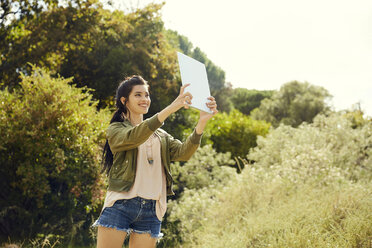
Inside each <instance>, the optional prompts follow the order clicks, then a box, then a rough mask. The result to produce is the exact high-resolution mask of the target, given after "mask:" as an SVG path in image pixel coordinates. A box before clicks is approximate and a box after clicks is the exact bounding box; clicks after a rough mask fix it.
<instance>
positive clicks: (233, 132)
mask: <svg viewBox="0 0 372 248" xmlns="http://www.w3.org/2000/svg"><path fill="white" fill-rule="evenodd" d="M269 127H270V124H269V123H267V122H265V121H257V120H252V119H251V118H250V117H249V116H246V115H244V114H242V113H240V112H239V111H238V110H233V111H231V112H230V113H229V114H227V113H220V114H218V115H216V116H215V117H213V118H212V120H211V121H210V122H209V123H208V126H207V129H206V135H205V136H206V138H208V139H210V140H211V141H212V143H213V148H215V149H216V150H217V151H218V152H231V155H232V156H233V157H242V158H245V156H246V155H247V154H248V152H249V150H250V149H251V148H253V147H255V146H256V140H257V137H258V136H265V135H266V134H267V133H268V131H269Z"/></svg>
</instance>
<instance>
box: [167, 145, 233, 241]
mask: <svg viewBox="0 0 372 248" xmlns="http://www.w3.org/2000/svg"><path fill="white" fill-rule="evenodd" d="M232 164H234V160H232V159H231V158H230V154H229V153H217V152H216V151H215V150H213V149H212V147H211V146H210V145H206V146H204V147H201V148H199V149H198V150H197V151H196V153H195V154H194V155H193V157H192V158H191V159H190V160H189V161H187V162H186V163H185V164H184V165H182V166H181V164H180V163H178V162H177V163H174V164H173V165H172V175H173V177H174V180H175V192H176V198H174V197H173V199H172V200H168V210H167V214H166V218H165V221H164V223H163V227H162V232H164V233H165V235H164V238H163V239H162V240H161V243H160V247H175V245H176V244H178V243H179V242H182V240H184V239H185V236H184V235H182V231H183V229H184V228H185V226H190V225H193V224H192V223H193V222H190V221H189V220H194V218H193V216H197V215H199V214H200V213H201V212H203V211H204V210H205V209H207V208H206V205H207V204H208V199H209V198H210V197H212V198H213V197H214V194H216V192H218V189H221V188H222V187H224V186H226V185H227V184H228V183H229V182H230V181H232V180H234V179H235V178H236V176H237V174H236V172H235V170H234V169H232V168H230V167H229V166H231V165H232ZM210 200H212V199H210Z"/></svg>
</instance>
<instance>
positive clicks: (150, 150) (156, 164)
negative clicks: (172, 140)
mask: <svg viewBox="0 0 372 248" xmlns="http://www.w3.org/2000/svg"><path fill="white" fill-rule="evenodd" d="M160 149H161V145H160V139H159V137H157V136H156V134H153V135H151V136H150V138H149V139H148V140H147V141H146V142H144V143H143V144H141V145H140V146H138V157H137V169H136V178H135V180H134V184H133V186H132V188H131V189H130V190H129V191H128V192H124V191H123V192H117V191H107V193H106V199H105V203H104V206H103V208H102V211H103V209H104V208H106V207H111V206H113V205H114V203H115V201H117V200H120V199H131V198H134V197H137V196H139V197H142V198H145V199H151V200H156V216H157V217H158V219H159V220H162V219H163V217H164V214H165V212H166V210H167V187H166V178H165V174H164V168H163V166H162V164H161V151H160Z"/></svg>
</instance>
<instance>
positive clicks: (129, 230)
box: [91, 220, 164, 239]
mask: <svg viewBox="0 0 372 248" xmlns="http://www.w3.org/2000/svg"><path fill="white" fill-rule="evenodd" d="M99 226H102V227H107V228H113V229H116V230H118V231H124V232H126V233H127V235H129V234H131V233H132V232H135V233H138V234H145V233H148V234H150V235H151V237H152V238H156V239H161V238H162V237H163V236H164V234H163V233H159V234H153V233H152V232H151V231H140V230H134V229H133V228H128V229H126V228H118V227H117V226H114V225H106V224H101V223H99V222H98V220H96V221H95V222H94V224H93V225H92V226H91V227H92V228H94V227H99Z"/></svg>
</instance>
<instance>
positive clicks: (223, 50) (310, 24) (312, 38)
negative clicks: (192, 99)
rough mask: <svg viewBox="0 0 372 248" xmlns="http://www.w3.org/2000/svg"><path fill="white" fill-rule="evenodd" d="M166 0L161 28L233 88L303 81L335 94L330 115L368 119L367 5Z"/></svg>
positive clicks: (371, 75) (371, 38)
mask: <svg viewBox="0 0 372 248" xmlns="http://www.w3.org/2000/svg"><path fill="white" fill-rule="evenodd" d="M118 2H120V1H119V0H118V1H117V3H118ZM148 2H151V1H149V0H132V5H133V3H135V4H137V3H139V4H140V5H142V4H146V3H148ZM155 2H162V1H157V0H155ZM165 2H166V4H165V6H164V7H163V9H162V16H163V21H164V23H165V27H166V28H170V29H173V30H176V31H177V32H178V33H179V34H182V35H185V36H186V37H187V38H188V39H189V40H190V41H191V42H192V43H193V45H194V47H196V46H197V47H200V49H201V50H202V51H203V52H205V53H206V55H207V56H208V58H209V59H211V60H212V61H213V62H214V63H215V64H216V65H217V66H219V67H221V68H222V69H223V70H224V71H225V72H226V80H227V81H228V82H231V83H232V85H233V86H234V87H244V88H247V89H258V90H273V89H279V88H280V86H281V85H283V84H284V83H286V82H289V81H292V80H297V81H300V82H304V81H307V82H309V83H311V84H314V85H318V86H322V87H324V88H326V89H327V90H328V91H329V92H330V94H331V95H333V100H332V102H331V104H332V105H333V106H334V107H335V110H341V109H349V108H351V106H352V105H353V104H355V103H356V102H360V103H361V107H362V110H364V112H365V113H366V114H368V115H369V116H372V0H353V1H351V0H312V1H309V0H306V1H305V0H280V1H279V0H261V1H257V0H256V1H252V0H229V1H221V0H167V1H165ZM127 7H128V5H127Z"/></svg>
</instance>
